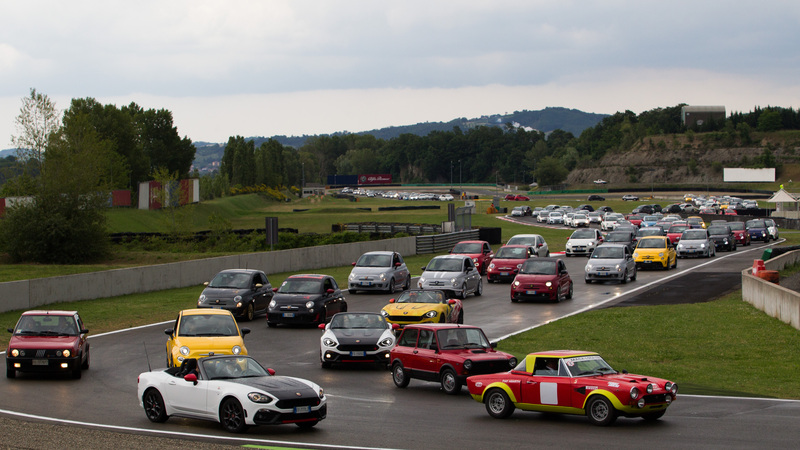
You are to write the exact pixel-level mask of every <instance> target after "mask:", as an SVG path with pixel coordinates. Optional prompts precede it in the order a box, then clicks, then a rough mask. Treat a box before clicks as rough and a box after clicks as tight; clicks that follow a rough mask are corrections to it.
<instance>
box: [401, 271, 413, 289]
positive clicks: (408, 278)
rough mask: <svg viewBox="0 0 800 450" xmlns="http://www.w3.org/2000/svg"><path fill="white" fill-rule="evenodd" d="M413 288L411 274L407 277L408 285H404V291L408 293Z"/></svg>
mask: <svg viewBox="0 0 800 450" xmlns="http://www.w3.org/2000/svg"><path fill="white" fill-rule="evenodd" d="M410 287H411V274H408V276H407V277H406V284H404V285H403V290H404V291H407V290H408V289H409V288H410Z"/></svg>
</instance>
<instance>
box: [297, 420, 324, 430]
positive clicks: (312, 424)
mask: <svg viewBox="0 0 800 450" xmlns="http://www.w3.org/2000/svg"><path fill="white" fill-rule="evenodd" d="M318 423H319V420H312V421H309V422H295V425H297V426H298V427H300V428H301V429H303V430H308V429H310V428H314V427H315V426H316V425H317V424H318Z"/></svg>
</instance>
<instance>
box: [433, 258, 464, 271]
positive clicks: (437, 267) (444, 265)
mask: <svg viewBox="0 0 800 450" xmlns="http://www.w3.org/2000/svg"><path fill="white" fill-rule="evenodd" d="M463 264H464V262H463V261H462V260H461V259H455V258H433V259H432V260H431V262H430V263H428V267H426V268H425V271H426V272H461V268H462V267H463Z"/></svg>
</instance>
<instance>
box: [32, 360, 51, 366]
mask: <svg viewBox="0 0 800 450" xmlns="http://www.w3.org/2000/svg"><path fill="white" fill-rule="evenodd" d="M48 363H49V361H48V360H46V359H34V360H33V361H31V365H34V366H46V365H47V364H48Z"/></svg>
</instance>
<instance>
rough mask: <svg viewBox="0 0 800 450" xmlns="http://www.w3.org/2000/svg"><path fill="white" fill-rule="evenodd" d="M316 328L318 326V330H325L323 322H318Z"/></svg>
mask: <svg viewBox="0 0 800 450" xmlns="http://www.w3.org/2000/svg"><path fill="white" fill-rule="evenodd" d="M317 328H319V329H320V330H323V331H325V324H324V323H321V324H319V325H318V326H317Z"/></svg>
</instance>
